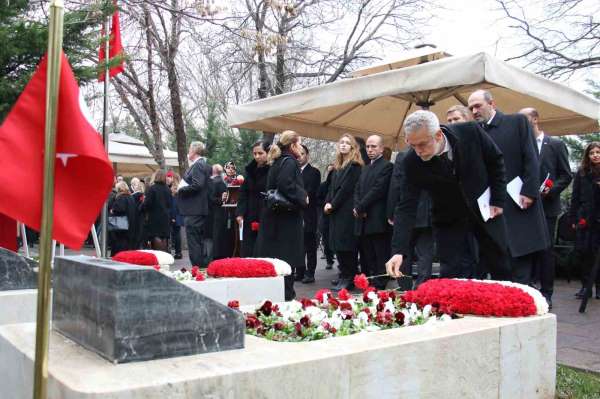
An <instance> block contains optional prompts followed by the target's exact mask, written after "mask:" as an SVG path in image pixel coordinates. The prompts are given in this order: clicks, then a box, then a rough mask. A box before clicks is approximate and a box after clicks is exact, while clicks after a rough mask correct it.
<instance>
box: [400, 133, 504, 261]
mask: <svg viewBox="0 0 600 399" xmlns="http://www.w3.org/2000/svg"><path fill="white" fill-rule="evenodd" d="M442 131H443V132H444V134H445V135H446V137H447V139H448V141H449V142H450V145H451V147H452V151H453V161H454V168H455V176H456V179H457V181H456V182H455V183H452V184H457V185H458V189H459V196H458V198H454V200H458V201H460V202H459V203H457V202H455V201H450V200H451V199H452V198H450V197H449V195H448V194H449V193H448V192H447V191H446V190H445V189H443V187H445V186H447V184H448V182H447V180H444V179H445V177H444V176H440V175H439V174H438V173H436V167H438V166H439V165H437V164H438V162H439V157H434V158H433V159H432V160H430V161H423V160H421V158H419V157H418V156H417V154H416V153H415V152H414V150H412V149H411V150H409V151H408V153H407V155H406V157H405V158H404V161H403V163H404V165H403V166H404V171H405V176H404V179H403V180H402V182H400V184H401V187H402V196H401V198H400V200H399V201H398V203H397V205H396V211H395V219H394V235H393V239H392V253H393V254H402V255H406V254H408V253H409V250H410V248H409V246H410V237H411V230H412V228H413V227H414V225H415V219H416V215H417V207H418V204H419V197H420V190H425V191H427V192H428V193H429V195H430V197H431V201H432V222H433V225H434V226H435V225H436V224H452V223H453V222H455V221H458V218H464V217H465V216H466V217H469V218H470V219H471V220H472V221H473V222H474V223H478V224H480V225H481V226H482V227H483V228H484V230H485V231H486V233H487V234H488V235H489V236H490V237H491V238H492V239H493V240H494V242H495V243H496V244H497V245H498V247H500V248H506V246H507V243H506V226H505V222H504V218H503V216H499V217H496V218H494V219H491V220H488V221H487V222H484V221H483V218H482V216H481V212H480V210H479V205H478V204H477V199H478V198H479V197H480V196H481V194H483V192H484V191H485V190H486V188H488V187H489V188H490V205H493V206H497V207H500V208H503V207H504V204H505V202H507V201H508V200H507V199H506V181H505V177H504V162H503V158H502V153H501V152H500V150H499V149H498V147H497V146H496V145H495V144H494V142H493V141H492V140H491V139H490V137H489V136H488V135H487V134H485V132H484V131H483V130H482V129H481V128H480V127H479V125H477V124H476V123H474V122H469V123H459V124H454V125H452V126H442ZM465 205H466V210H465ZM464 212H467V213H466V214H465V213H464Z"/></svg>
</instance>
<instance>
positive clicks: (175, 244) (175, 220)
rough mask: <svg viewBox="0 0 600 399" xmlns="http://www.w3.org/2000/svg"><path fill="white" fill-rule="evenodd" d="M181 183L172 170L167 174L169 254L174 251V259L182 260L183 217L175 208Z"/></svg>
mask: <svg viewBox="0 0 600 399" xmlns="http://www.w3.org/2000/svg"><path fill="white" fill-rule="evenodd" d="M180 182H181V177H180V176H179V175H178V174H177V173H175V172H173V171H172V170H170V171H168V172H167V187H169V189H170V190H171V200H172V201H171V211H170V215H171V216H170V217H171V241H170V244H171V248H169V251H170V252H173V251H175V253H174V254H173V256H174V257H175V259H182V258H183V255H182V254H181V226H183V216H181V214H180V213H179V208H177V188H178V187H179V183H180Z"/></svg>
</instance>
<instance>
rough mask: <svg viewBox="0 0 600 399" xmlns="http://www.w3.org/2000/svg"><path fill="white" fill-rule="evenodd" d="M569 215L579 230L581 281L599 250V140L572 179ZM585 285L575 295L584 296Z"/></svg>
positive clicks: (599, 288)
mask: <svg viewBox="0 0 600 399" xmlns="http://www.w3.org/2000/svg"><path fill="white" fill-rule="evenodd" d="M569 218H570V220H571V223H572V226H573V228H574V229H575V230H576V241H575V248H576V249H577V251H578V253H579V254H580V256H581V260H582V262H581V263H582V265H583V268H582V285H583V286H584V287H585V283H586V282H587V281H589V279H590V278H593V276H590V272H591V269H592V266H593V263H594V260H595V258H596V256H597V255H598V251H600V142H597V141H595V142H592V143H590V144H589V145H588V146H587V147H586V149H585V151H584V152H583V158H582V160H581V167H580V168H579V171H578V172H577V174H576V175H575V179H574V180H573V194H572V195H571V207H570V209H569ZM595 278H596V280H595V282H596V298H597V299H600V272H599V273H598V274H597V275H596V276H595ZM583 294H584V288H582V289H581V290H580V291H579V292H578V293H577V294H576V296H577V297H579V298H581V297H582V296H583Z"/></svg>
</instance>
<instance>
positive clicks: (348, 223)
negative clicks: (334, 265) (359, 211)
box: [325, 162, 361, 252]
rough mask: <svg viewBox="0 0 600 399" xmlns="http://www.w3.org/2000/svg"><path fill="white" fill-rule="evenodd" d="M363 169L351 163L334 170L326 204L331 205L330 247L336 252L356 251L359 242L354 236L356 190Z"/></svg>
mask: <svg viewBox="0 0 600 399" xmlns="http://www.w3.org/2000/svg"><path fill="white" fill-rule="evenodd" d="M360 171H361V167H360V165H359V164H357V163H354V162H352V163H349V164H348V165H346V166H345V167H344V168H342V169H339V170H334V171H333V172H332V175H331V184H330V185H329V192H328V194H327V199H326V200H325V202H326V203H329V204H331V206H332V209H331V213H330V214H329V245H330V247H331V250H332V251H334V252H348V251H356V250H357V249H358V242H357V241H358V240H357V237H356V235H355V234H354V228H355V227H354V215H353V214H352V209H354V198H353V195H354V189H355V188H356V184H357V183H358V179H359V178H360Z"/></svg>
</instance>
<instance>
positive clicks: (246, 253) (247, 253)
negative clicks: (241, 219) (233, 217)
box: [240, 223, 258, 258]
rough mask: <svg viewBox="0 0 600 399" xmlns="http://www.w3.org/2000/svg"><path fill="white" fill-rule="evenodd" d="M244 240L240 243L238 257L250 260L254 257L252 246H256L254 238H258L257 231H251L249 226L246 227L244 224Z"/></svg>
mask: <svg viewBox="0 0 600 399" xmlns="http://www.w3.org/2000/svg"><path fill="white" fill-rule="evenodd" d="M243 237H244V239H243V240H242V242H241V243H240V246H241V248H240V257H242V258H250V257H252V256H254V246H255V245H256V237H258V232H257V231H252V230H251V229H250V226H246V223H244V233H243Z"/></svg>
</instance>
